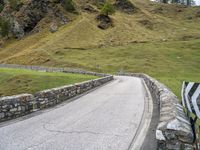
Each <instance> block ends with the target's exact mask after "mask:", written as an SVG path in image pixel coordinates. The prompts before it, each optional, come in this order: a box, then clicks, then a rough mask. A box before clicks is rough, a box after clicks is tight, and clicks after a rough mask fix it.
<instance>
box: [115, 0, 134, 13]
mask: <svg viewBox="0 0 200 150" xmlns="http://www.w3.org/2000/svg"><path fill="white" fill-rule="evenodd" d="M114 6H115V7H116V8H117V9H119V10H121V11H122V12H125V13H128V14H130V13H134V12H135V11H136V7H135V6H134V5H133V4H132V3H131V2H130V1H129V0H116V2H115V4H114Z"/></svg>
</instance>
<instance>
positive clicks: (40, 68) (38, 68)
mask: <svg viewBox="0 0 200 150" xmlns="http://www.w3.org/2000/svg"><path fill="white" fill-rule="evenodd" d="M0 68H14V69H28V70H35V71H43V72H64V73H77V74H87V75H93V76H99V77H105V76H109V75H108V74H103V73H96V72H92V71H85V70H79V69H71V68H55V67H45V66H26V65H15V64H0Z"/></svg>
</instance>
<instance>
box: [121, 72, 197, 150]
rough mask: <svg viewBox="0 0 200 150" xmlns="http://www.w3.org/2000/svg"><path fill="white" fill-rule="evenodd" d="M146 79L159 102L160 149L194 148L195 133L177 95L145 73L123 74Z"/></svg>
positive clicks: (158, 131) (157, 133) (158, 134)
mask: <svg viewBox="0 0 200 150" xmlns="http://www.w3.org/2000/svg"><path fill="white" fill-rule="evenodd" d="M121 75H127V76H135V77H140V78H143V79H144V80H145V83H146V85H147V86H148V88H149V90H150V92H151V95H152V98H153V100H154V101H157V102H158V103H159V111H160V118H159V123H158V126H157V129H156V139H157V141H158V149H159V150H193V140H194V135H193V131H192V128H191V124H190V122H189V119H188V118H187V117H186V115H185V113H184V111H183V107H182V105H181V104H180V103H179V100H178V98H177V96H176V95H175V94H174V93H173V92H172V91H171V90H170V89H168V88H167V87H166V86H165V85H163V84H162V83H160V82H158V81H157V80H155V79H153V78H151V77H149V76H148V75H145V74H121Z"/></svg>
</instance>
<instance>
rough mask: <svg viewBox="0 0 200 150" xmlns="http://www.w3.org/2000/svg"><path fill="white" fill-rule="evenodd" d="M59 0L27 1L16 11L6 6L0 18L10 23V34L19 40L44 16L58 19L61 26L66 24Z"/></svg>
mask: <svg viewBox="0 0 200 150" xmlns="http://www.w3.org/2000/svg"><path fill="white" fill-rule="evenodd" d="M61 3H62V1H61V0H40V1H37V0H27V1H25V2H24V3H23V5H22V7H20V9H19V10H18V11H16V10H13V9H12V8H11V7H10V6H9V4H7V5H6V6H5V8H4V10H3V11H2V12H1V14H0V16H1V17H4V18H8V19H9V21H10V22H11V25H12V27H11V32H12V34H13V36H14V37H16V38H21V37H23V36H24V35H25V33H29V32H31V31H32V30H33V29H34V28H35V27H36V26H37V24H38V22H40V21H41V20H42V19H43V18H44V17H45V16H46V15H49V14H51V15H53V16H55V17H59V18H60V21H61V22H62V24H65V23H67V22H68V20H69V19H67V18H66V17H65V16H64V14H63V13H62V12H61V11H60V9H61V8H60V7H59V6H60V5H61Z"/></svg>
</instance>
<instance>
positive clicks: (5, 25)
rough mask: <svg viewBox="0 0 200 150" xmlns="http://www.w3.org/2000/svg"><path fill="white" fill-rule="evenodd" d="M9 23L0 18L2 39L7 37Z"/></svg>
mask: <svg viewBox="0 0 200 150" xmlns="http://www.w3.org/2000/svg"><path fill="white" fill-rule="evenodd" d="M10 27H11V25H10V22H9V21H8V20H6V19H4V18H0V34H1V36H2V37H7V36H8V34H9V31H10Z"/></svg>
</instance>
